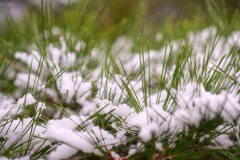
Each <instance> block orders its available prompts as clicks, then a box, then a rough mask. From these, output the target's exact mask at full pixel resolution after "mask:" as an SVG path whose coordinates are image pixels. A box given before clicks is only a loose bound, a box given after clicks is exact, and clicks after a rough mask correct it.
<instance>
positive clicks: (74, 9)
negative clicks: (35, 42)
mask: <svg viewBox="0 0 240 160" xmlns="http://www.w3.org/2000/svg"><path fill="white" fill-rule="evenodd" d="M222 8H224V9H222ZM239 8H240V0H0V32H1V34H4V33H6V32H8V31H9V29H10V32H11V30H12V29H11V26H15V25H17V26H18V27H20V28H21V27H22V26H24V27H25V28H28V29H27V30H28V32H30V31H31V30H33V27H37V28H40V29H42V30H45V29H46V26H47V24H45V27H44V28H43V27H42V25H41V24H42V22H43V18H44V16H45V19H44V21H46V22H47V23H48V24H49V23H51V24H54V25H56V26H59V27H63V28H64V27H67V26H68V25H71V26H70V27H68V28H70V29H73V30H74V31H76V30H81V29H83V28H82V26H84V25H85V26H89V27H90V28H91V27H92V28H93V26H94V29H95V31H96V32H98V33H104V32H105V31H110V32H111V34H112V35H113V36H114V33H115V32H118V33H119V32H120V31H122V33H123V34H128V33H133V32H132V31H133V30H137V31H136V32H138V33H139V32H141V33H142V34H148V33H150V32H152V30H154V29H156V28H161V27H163V26H164V28H165V29H169V28H168V27H167V25H168V24H169V23H171V24H174V25H175V24H177V23H178V22H179V21H181V22H182V21H186V20H187V21H188V20H195V21H196V23H200V24H201V25H204V23H205V22H207V21H208V22H207V23H206V24H209V22H211V21H213V20H214V21H215V22H216V23H218V21H219V17H221V20H226V21H228V19H230V18H231V16H233V15H234V14H235V13H236V12H237V11H238V10H239ZM140 17H141V18H140ZM46 19H47V20H46ZM13 24H14V25H13ZM49 26H50V24H49ZM123 26H124V27H123ZM136 26H137V27H136ZM196 26H199V24H198V25H196ZM15 28H16V27H15ZM187 29H188V28H186V30H187ZM192 29H193V30H194V26H192ZM130 31H131V32H130ZM110 32H109V33H110ZM143 32H144V33H143Z"/></svg>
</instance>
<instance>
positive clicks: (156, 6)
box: [0, 0, 240, 28]
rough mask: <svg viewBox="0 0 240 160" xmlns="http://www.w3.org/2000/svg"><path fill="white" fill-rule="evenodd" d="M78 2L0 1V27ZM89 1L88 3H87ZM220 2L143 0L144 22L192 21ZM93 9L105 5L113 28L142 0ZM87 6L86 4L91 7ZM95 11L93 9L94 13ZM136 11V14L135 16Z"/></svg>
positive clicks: (234, 4)
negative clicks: (209, 5)
mask: <svg viewBox="0 0 240 160" xmlns="http://www.w3.org/2000/svg"><path fill="white" fill-rule="evenodd" d="M78 1H83V0H43V1H42V0H1V1H0V24H1V28H3V26H4V25H6V23H7V17H8V18H9V16H12V18H13V19H14V20H15V21H17V22H21V19H22V18H23V17H24V16H26V15H27V14H29V13H30V12H31V11H33V10H36V11H40V10H41V7H42V5H43V4H45V3H48V5H51V8H52V10H53V12H54V13H55V14H56V15H61V14H62V12H65V11H66V10H67V9H71V7H73V6H74V5H76V4H77V3H78ZM90 1H91V0H90ZM212 2H217V3H222V1H216V0H215V1H214V0H148V1H145V2H144V3H145V4H144V5H145V6H144V7H146V12H147V17H146V19H147V20H148V21H149V22H151V23H154V24H161V23H163V22H164V21H165V20H166V19H167V18H169V17H170V16H171V17H173V18H174V19H178V18H180V17H184V18H191V16H192V15H194V12H196V10H197V11H200V12H202V13H203V14H204V13H205V11H206V10H207V5H206V4H207V3H212ZM90 3H91V5H92V8H93V9H96V7H99V8H101V7H100V6H103V5H104V7H105V8H104V9H105V10H104V11H105V12H107V13H106V14H107V16H105V17H104V18H103V19H102V20H103V24H104V25H107V26H108V25H110V26H111V25H114V24H117V23H119V22H121V21H122V20H123V19H124V18H128V17H131V16H133V15H134V14H136V11H137V7H138V6H139V3H143V0H131V1H129V0H96V1H94V2H90ZM90 3H89V4H90ZM224 5H226V6H225V7H227V8H228V10H232V12H234V11H235V10H238V9H239V7H240V1H239V0H225V1H224ZM95 11H96V10H95ZM134 12H135V13H134Z"/></svg>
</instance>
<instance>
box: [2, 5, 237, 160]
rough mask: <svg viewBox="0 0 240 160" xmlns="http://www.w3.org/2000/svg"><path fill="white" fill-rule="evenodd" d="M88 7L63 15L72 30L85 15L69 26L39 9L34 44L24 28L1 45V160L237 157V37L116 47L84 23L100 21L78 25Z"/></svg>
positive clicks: (217, 31)
mask: <svg viewBox="0 0 240 160" xmlns="http://www.w3.org/2000/svg"><path fill="white" fill-rule="evenodd" d="M88 3H89V4H90V3H91V2H79V6H77V7H76V8H75V9H73V10H70V11H68V12H67V13H68V14H69V15H70V18H69V21H68V22H71V21H73V20H74V17H75V16H77V15H78V14H79V13H78V12H79V8H80V9H81V12H82V13H81V14H80V15H81V17H80V21H79V22H76V23H74V24H73V25H72V26H69V27H67V26H65V25H64V24H65V23H67V21H64V22H63V24H61V23H60V22H57V21H56V22H55V20H56V19H54V15H51V12H50V11H51V10H49V9H50V8H48V6H45V5H42V11H41V12H42V14H41V18H42V19H41V20H40V21H39V22H36V28H33V30H35V31H34V34H33V35H35V36H34V40H33V39H31V38H29V35H31V33H29V35H28V36H26V37H25V34H27V32H26V28H24V27H23V30H18V29H16V32H18V34H16V35H15V33H16V32H14V33H9V32H7V33H6V34H5V35H4V36H3V39H1V41H3V42H4V41H5V43H4V44H6V43H7V41H8V43H9V44H8V45H7V46H5V45H2V46H1V47H3V48H5V52H4V53H3V54H2V55H1V57H0V59H1V63H0V74H1V79H0V82H4V84H6V86H3V87H0V91H1V94H0V99H1V102H0V111H1V113H0V154H1V155H3V156H4V157H1V158H6V159H7V158H22V159H39V158H43V159H68V158H75V159H109V160H110V159H111V160H112V159H115V160H121V159H134V160H136V159H149V160H160V159H205V158H211V159H226V158H232V159H234V158H235V159H238V158H239V155H238V150H239V141H240V140H239V113H240V109H239V108H240V103H239V100H240V97H239V92H240V81H239V80H240V77H239V76H240V63H239V61H240V57H239V38H240V33H239V31H235V30H232V29H229V30H230V31H231V32H228V34H224V33H225V32H224V29H223V28H222V24H221V25H220V27H215V26H210V27H207V28H204V29H203V30H198V31H197V32H196V31H192V32H191V31H190V30H187V32H188V33H186V34H184V36H183V37H181V39H179V36H176V40H174V39H171V40H172V41H171V43H169V41H168V39H166V41H163V42H161V45H159V46H157V47H155V46H151V44H154V43H152V42H151V41H149V40H146V39H145V37H144V36H143V34H142V33H143V32H142V31H141V32H140V34H141V37H138V38H136V37H134V36H136V32H134V33H132V34H129V35H132V36H133V37H127V36H122V35H119V39H116V40H115V41H114V40H113V39H112V37H111V38H109V39H108V38H106V35H108V34H110V33H111V32H106V33H104V34H101V35H100V34H99V35H97V36H96V34H97V32H98V31H97V30H96V28H94V27H93V26H92V25H90V22H89V21H91V22H92V20H93V19H94V18H93V17H94V16H96V15H97V16H96V17H99V16H101V14H100V13H99V14H97V13H98V12H95V13H94V14H91V15H89V16H86V17H84V14H83V13H85V11H86V10H85V9H87V8H88V7H89V6H88V5H89V4H88ZM143 4H144V1H141V3H140V4H139V8H141V9H142V10H143V11H142V13H144V12H146V11H145V10H144V9H145V8H144V5H143ZM209 5H213V4H209ZM44 6H45V7H46V8H44ZM209 7H211V6H209ZM100 8H101V7H100ZM211 11H212V10H211ZM67 13H64V14H66V15H67ZM96 17H95V18H96ZM75 18H76V17H75ZM88 18H89V19H88ZM140 18H141V17H140ZM140 18H139V19H140ZM139 19H138V20H136V21H135V22H133V24H132V25H133V26H135V27H138V26H139V25H140V26H141V27H142V25H143V23H142V21H141V20H139ZM95 20H96V19H95ZM36 21H37V20H36ZM233 21H236V19H233ZM80 22H81V23H83V24H79V23H80ZM37 23H40V24H42V25H41V27H40V29H39V28H38V25H37ZM184 23H185V22H184ZM188 23H190V22H188ZM192 23H195V21H193V22H192ZM221 23H222V22H221ZM236 23H237V22H236ZM55 24H59V26H61V25H63V26H64V27H63V28H60V27H56V26H54V25H55ZM232 24H233V23H232ZM121 25H122V24H120V27H121ZM185 25H186V24H185ZM189 25H191V23H190V24H189ZM209 25H212V24H209ZM125 27H126V26H125ZM126 28H127V27H126ZM126 28H125V29H126ZM189 28H190V26H189ZM200 28H201V27H200ZM81 29H83V30H81ZM130 30H131V29H130ZM176 32H181V29H179V30H178V29H176ZM165 34H166V33H163V39H164V38H165ZM20 35H22V36H21V37H19V36H20ZM101 36H103V39H101ZM7 37H15V38H13V39H11V38H10V39H8V38H7ZM4 38H6V39H4ZM24 39H25V40H24ZM136 39H138V40H137V43H136V44H135V43H134V40H136ZM14 40H15V41H17V42H19V43H20V44H19V45H18V46H16V47H14V44H15V42H14ZM21 40H24V41H23V42H20V41H21ZM166 43H167V44H166ZM164 44H165V45H164ZM159 47H161V48H160V49H159ZM152 48H154V49H152ZM156 48H157V49H156ZM9 53H11V54H9ZM219 155H220V156H219Z"/></svg>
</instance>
